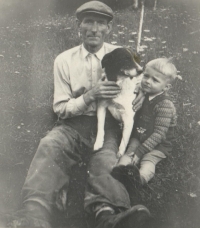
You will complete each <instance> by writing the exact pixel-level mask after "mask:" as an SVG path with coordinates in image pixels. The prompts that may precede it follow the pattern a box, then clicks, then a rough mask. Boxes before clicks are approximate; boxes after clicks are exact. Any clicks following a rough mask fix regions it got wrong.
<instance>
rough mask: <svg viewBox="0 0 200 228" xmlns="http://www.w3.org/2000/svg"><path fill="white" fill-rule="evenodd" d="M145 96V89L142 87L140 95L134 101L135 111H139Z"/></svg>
mask: <svg viewBox="0 0 200 228" xmlns="http://www.w3.org/2000/svg"><path fill="white" fill-rule="evenodd" d="M144 98H145V95H144V93H143V91H142V90H141V89H140V90H139V94H138V96H137V97H136V98H135V100H134V101H133V102H132V105H133V111H134V112H137V111H138V110H139V109H140V108H141V107H142V104H143V101H144Z"/></svg>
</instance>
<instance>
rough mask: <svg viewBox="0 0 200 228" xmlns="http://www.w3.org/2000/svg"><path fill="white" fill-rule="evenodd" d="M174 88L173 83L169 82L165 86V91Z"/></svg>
mask: <svg viewBox="0 0 200 228" xmlns="http://www.w3.org/2000/svg"><path fill="white" fill-rule="evenodd" d="M171 88H172V85H171V84H167V85H166V86H165V88H164V91H168V90H170V89H171Z"/></svg>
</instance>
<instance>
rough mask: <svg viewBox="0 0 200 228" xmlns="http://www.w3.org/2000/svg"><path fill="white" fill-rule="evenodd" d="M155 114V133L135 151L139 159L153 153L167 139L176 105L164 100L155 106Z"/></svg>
mask: <svg viewBox="0 0 200 228" xmlns="http://www.w3.org/2000/svg"><path fill="white" fill-rule="evenodd" d="M154 112H155V125H154V131H153V133H152V134H151V135H150V136H149V138H147V139H146V140H145V141H144V142H143V143H142V144H141V145H140V146H139V147H138V148H137V150H136V151H135V154H136V155H137V156H138V157H139V158H141V157H142V156H143V155H144V154H146V153H148V152H150V151H152V150H153V149H154V148H155V147H156V146H157V145H158V144H159V143H161V142H162V140H163V139H165V138H166V134H167V131H168V129H169V126H170V123H171V120H172V117H173V113H174V105H173V103H172V102H171V101H170V100H163V101H162V102H159V103H158V104H157V105H156V106H155V108H154Z"/></svg>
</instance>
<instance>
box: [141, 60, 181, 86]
mask: <svg viewBox="0 0 200 228" xmlns="http://www.w3.org/2000/svg"><path fill="white" fill-rule="evenodd" d="M146 67H152V68H153V69H154V70H156V71H158V72H160V73H161V74H164V75H165V76H166V77H167V79H168V80H169V81H170V83H172V82H173V81H174V79H175V78H176V77H177V69H176V67H175V65H174V64H173V63H172V58H158V59H154V60H151V61H150V62H148V63H147V64H146Z"/></svg>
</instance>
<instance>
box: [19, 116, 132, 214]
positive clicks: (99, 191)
mask: <svg viewBox="0 0 200 228" xmlns="http://www.w3.org/2000/svg"><path fill="white" fill-rule="evenodd" d="M86 120H87V121H86ZM86 120H85V119H84V120H83V122H82V121H80V122H79V123H81V125H80V126H78V124H76V121H75V122H73V121H71V122H70V123H71V124H68V123H67V122H66V123H65V122H60V123H58V124H57V125H56V126H55V127H54V128H53V129H52V130H51V131H50V132H49V133H48V134H47V135H46V136H45V137H44V138H43V139H41V141H40V144H39V147H38V149H37V151H36V154H35V156H34V158H33V160H32V163H31V165H30V168H29V171H28V175H27V178H26V180H25V183H24V186H23V189H22V194H23V199H24V203H27V202H37V203H39V204H40V205H42V206H43V207H45V208H46V209H47V210H48V211H49V212H50V213H52V212H53V209H54V208H55V207H57V208H58V209H60V210H64V209H65V205H64V204H65V203H66V202H64V201H62V200H60V201H59V200H58V199H59V197H58V195H59V194H60V192H61V191H62V190H63V189H65V191H67V189H68V186H69V181H70V176H71V171H72V167H74V166H75V165H77V164H78V163H80V162H82V161H83V158H84V157H85V156H87V155H89V156H90V161H89V164H88V169H87V172H88V181H87V187H86V192H85V200H84V206H85V210H86V211H87V212H89V213H92V212H93V211H94V207H95V205H97V204H98V205H99V203H107V204H109V205H111V206H113V207H116V208H120V209H126V208H129V207H130V200H129V196H128V193H127V191H126V189H125V188H124V186H123V185H122V184H121V183H120V182H118V181H117V180H115V179H114V178H112V176H111V175H110V171H111V169H112V167H113V166H114V165H115V164H116V162H117V159H116V152H117V150H118V144H119V137H120V133H119V132H120V131H119V128H118V127H107V130H106V135H105V142H104V146H103V148H102V149H101V150H99V151H98V152H95V153H93V151H92V147H93V143H94V138H95V131H96V129H95V128H96V125H94V124H96V119H95V120H94V117H87V118H86ZM90 120H91V121H90ZM69 125H70V126H69ZM72 127H73V128H72ZM79 127H81V130H80V131H79ZM80 132H81V133H80ZM92 139H93V140H92ZM77 167H78V166H77ZM64 198H65V197H64Z"/></svg>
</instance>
